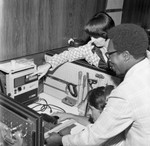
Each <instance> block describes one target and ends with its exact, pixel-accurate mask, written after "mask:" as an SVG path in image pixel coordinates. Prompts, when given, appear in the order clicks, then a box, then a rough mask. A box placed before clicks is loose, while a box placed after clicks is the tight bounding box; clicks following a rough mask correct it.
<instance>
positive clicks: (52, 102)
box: [29, 93, 84, 137]
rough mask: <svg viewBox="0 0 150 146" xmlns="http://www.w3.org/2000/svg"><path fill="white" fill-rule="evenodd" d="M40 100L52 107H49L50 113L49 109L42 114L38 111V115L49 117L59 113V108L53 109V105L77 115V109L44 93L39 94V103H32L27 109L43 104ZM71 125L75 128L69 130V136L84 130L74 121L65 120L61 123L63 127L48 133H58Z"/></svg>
mask: <svg viewBox="0 0 150 146" xmlns="http://www.w3.org/2000/svg"><path fill="white" fill-rule="evenodd" d="M42 99H44V100H46V101H47V103H48V104H50V105H52V106H51V107H52V112H51V113H50V110H49V109H46V110H45V111H44V112H42V111H40V112H39V113H46V114H49V115H50V114H52V113H53V112H60V109H59V108H53V105H54V106H58V107H60V108H62V109H63V110H65V111H66V112H69V113H73V114H77V115H78V114H79V112H78V108H77V107H76V106H73V107H71V106H68V105H66V104H64V103H62V102H61V99H59V98H56V97H53V96H50V95H48V94H46V93H41V94H39V101H37V102H36V103H33V104H31V105H29V107H30V108H33V107H35V106H36V105H37V104H38V103H40V104H42V103H43V104H45V101H44V100H42ZM39 108H40V107H39V106H37V107H36V108H34V110H35V111H38V110H39ZM72 123H74V124H75V125H76V126H75V127H74V128H72V129H71V134H75V133H78V132H80V131H81V130H82V129H84V126H83V125H81V124H79V123H77V122H75V121H73V120H66V121H64V122H63V124H64V125H63V126H62V127H57V128H55V129H53V130H50V131H49V133H51V132H54V131H56V132H58V131H57V130H58V129H60V128H63V127H64V128H65V127H67V125H70V124H72ZM45 137H47V133H46V136H45Z"/></svg>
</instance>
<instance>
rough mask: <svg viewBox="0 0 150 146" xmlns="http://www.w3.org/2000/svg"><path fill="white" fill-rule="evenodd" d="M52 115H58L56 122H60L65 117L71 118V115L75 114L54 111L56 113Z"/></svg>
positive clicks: (65, 118)
mask: <svg viewBox="0 0 150 146" xmlns="http://www.w3.org/2000/svg"><path fill="white" fill-rule="evenodd" d="M52 116H58V117H59V119H58V123H60V122H62V121H64V120H67V119H73V116H75V115H74V114H71V113H62V112H56V113H53V114H52Z"/></svg>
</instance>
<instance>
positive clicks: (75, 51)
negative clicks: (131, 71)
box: [34, 12, 115, 78]
mask: <svg viewBox="0 0 150 146" xmlns="http://www.w3.org/2000/svg"><path fill="white" fill-rule="evenodd" d="M114 26H115V23H114V21H113V19H112V18H111V17H110V16H109V15H108V14H107V13H105V12H99V13H97V14H96V15H94V17H93V18H92V19H90V20H89V22H88V23H87V24H86V26H85V28H84V30H85V32H86V33H87V34H89V36H90V41H89V42H88V43H87V44H85V45H83V46H80V47H76V48H71V49H68V50H66V51H64V52H62V53H60V54H55V55H54V56H51V57H50V56H49V57H47V58H45V61H46V63H45V64H44V65H41V66H39V67H38V70H37V72H35V73H34V74H39V75H40V77H39V78H41V77H43V76H44V75H45V74H46V73H47V71H48V70H49V69H50V70H54V69H55V68H56V67H58V66H59V65H61V64H63V63H65V62H72V61H75V60H79V59H85V60H86V61H87V62H88V63H89V64H91V65H94V66H96V67H105V68H107V58H106V56H105V53H106V52H107V46H108V43H109V39H108V38H107V31H108V30H109V29H110V28H112V27H114Z"/></svg>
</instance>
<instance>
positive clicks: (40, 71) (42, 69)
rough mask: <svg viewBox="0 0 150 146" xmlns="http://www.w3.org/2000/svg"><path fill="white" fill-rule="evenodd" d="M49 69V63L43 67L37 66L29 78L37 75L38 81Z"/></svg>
mask: <svg viewBox="0 0 150 146" xmlns="http://www.w3.org/2000/svg"><path fill="white" fill-rule="evenodd" d="M50 67H51V65H50V64H49V63H46V64H44V65H40V66H38V68H37V71H36V72H34V73H33V74H31V76H34V75H39V79H41V78H42V77H43V76H45V75H46V73H47V72H48V70H49V69H50Z"/></svg>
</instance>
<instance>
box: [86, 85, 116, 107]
mask: <svg viewBox="0 0 150 146" xmlns="http://www.w3.org/2000/svg"><path fill="white" fill-rule="evenodd" d="M113 89H114V86H113V85H107V86H106V87H104V86H101V87H97V88H95V89H92V90H90V91H89V92H88V94H87V99H88V104H89V105H91V106H93V107H95V108H96V109H99V110H103V108H104V107H105V105H106V97H107V96H108V95H109V94H110V92H111V91H112V90H113Z"/></svg>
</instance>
